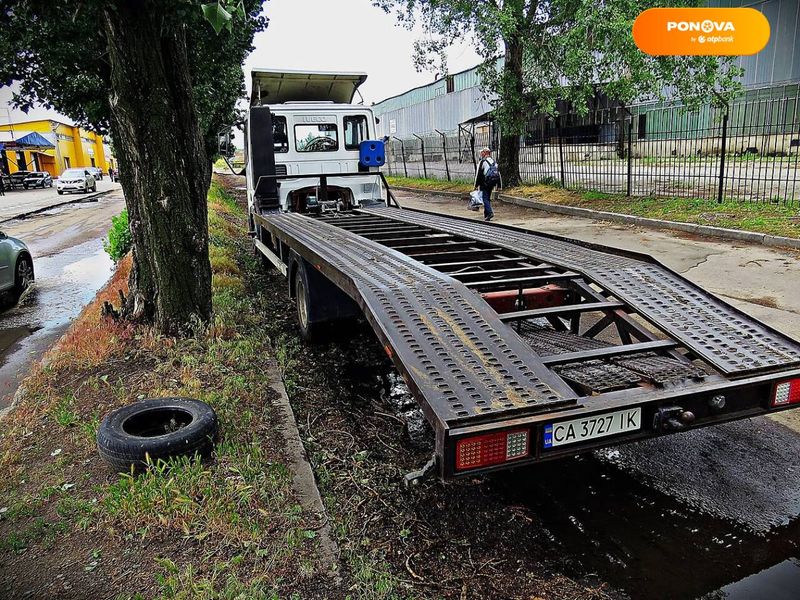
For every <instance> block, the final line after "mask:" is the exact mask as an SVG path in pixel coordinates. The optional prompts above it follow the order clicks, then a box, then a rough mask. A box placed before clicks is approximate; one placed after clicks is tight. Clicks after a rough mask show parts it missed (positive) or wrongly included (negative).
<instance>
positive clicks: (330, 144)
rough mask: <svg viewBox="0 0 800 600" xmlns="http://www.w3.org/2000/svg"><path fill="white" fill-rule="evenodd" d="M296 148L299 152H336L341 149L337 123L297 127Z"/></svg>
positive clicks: (295, 128)
mask: <svg viewBox="0 0 800 600" xmlns="http://www.w3.org/2000/svg"><path fill="white" fill-rule="evenodd" d="M294 146H295V148H296V149H297V151H298V152H334V151H336V150H338V149H339V130H338V129H337V128H336V124H335V123H321V124H319V125H295V126H294Z"/></svg>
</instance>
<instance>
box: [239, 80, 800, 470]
mask: <svg viewBox="0 0 800 600" xmlns="http://www.w3.org/2000/svg"><path fill="white" fill-rule="evenodd" d="M365 79H366V75H365V74H363V73H330V72H299V71H275V70H254V71H253V72H252V96H251V102H250V107H249V110H248V115H247V121H246V127H245V147H246V148H245V152H246V167H245V169H246V179H247V192H248V206H249V219H250V226H251V233H252V235H253V239H254V244H255V247H256V249H257V250H258V251H259V252H260V253H262V254H263V256H264V257H265V260H266V261H268V262H269V263H271V264H272V265H274V267H275V268H277V269H278V270H279V271H280V272H281V273H282V274H283V275H285V276H286V278H287V281H288V288H289V296H290V298H292V299H293V300H294V303H295V305H296V310H297V317H298V321H299V326H300V331H301V333H302V335H303V336H304V337H306V338H313V337H314V336H315V335H317V334H318V333H319V331H320V329H321V328H324V327H326V326H328V325H329V324H330V323H335V322H337V321H342V320H347V319H353V318H357V317H363V318H365V319H366V321H367V322H368V323H369V325H370V326H371V327H372V329H373V330H374V332H375V335H376V336H377V338H378V339H379V341H380V343H381V345H382V346H383V348H384V350H385V352H386V354H387V355H388V356H389V357H390V358H391V360H392V361H393V363H394V365H395V366H396V368H397V370H398V372H399V373H400V375H401V376H402V377H403V379H404V380H405V382H406V384H407V385H408V387H409V389H410V391H411V393H412V394H413V396H414V398H415V399H416V401H417V402H418V403H419V405H420V407H421V409H422V412H423V414H424V416H425V418H426V420H427V421H428V422H429V423H430V425H431V427H432V429H433V431H434V434H435V453H434V457H433V458H432V460H431V461H430V462H429V463H428V467H430V468H429V469H428V470H429V471H435V472H436V473H437V474H438V475H439V477H440V478H442V479H443V480H449V479H454V478H459V477H464V476H473V475H475V474H476V473H485V472H491V471H496V470H499V469H507V468H513V467H517V466H521V465H526V464H531V463H536V462H539V461H545V460H553V459H558V458H562V457H565V456H572V455H575V454H578V453H582V452H588V451H591V450H594V449H598V448H602V447H606V446H611V445H618V444H623V443H628V442H635V441H637V440H643V439H647V438H651V437H655V436H662V435H669V434H673V433H677V432H682V431H687V430H690V429H695V428H699V427H706V426H710V425H716V424H720V423H724V422H727V421H733V420H737V419H745V418H749V417H755V416H759V415H766V414H770V413H774V412H778V411H783V410H787V409H790V408H796V407H798V406H800V344H798V342H797V341H795V340H793V339H790V338H789V337H787V336H786V335H784V334H782V333H780V332H779V331H777V330H775V329H773V328H771V327H769V326H767V325H765V324H764V323H761V322H759V321H757V320H756V319H754V318H752V317H750V316H748V315H747V314H745V313H743V312H741V311H739V310H738V309H736V308H735V307H733V306H731V305H729V304H727V303H726V302H724V301H722V300H721V299H719V298H717V297H716V296H714V295H712V294H710V293H708V292H707V291H705V290H703V289H701V288H700V287H698V286H697V285H695V284H693V283H692V282H690V281H688V280H687V279H685V278H684V277H682V276H681V275H679V274H677V273H675V272H673V271H672V270H670V269H668V268H667V267H665V266H664V265H662V264H661V263H659V262H658V261H657V260H655V259H654V258H652V257H650V256H647V255H644V254H638V253H634V252H629V251H624V250H619V249H616V248H611V247H608V246H601V245H598V244H592V243H586V242H579V241H576V240H571V239H566V238H564V237H559V236H555V235H550V234H547V233H544V232H534V231H530V230H526V229H522V228H519V227H513V226H510V225H503V224H498V223H494V222H489V223H487V222H480V221H476V220H474V219H470V218H466V217H465V218H459V217H452V216H442V215H440V214H436V213H433V212H429V211H425V210H416V209H409V208H403V207H402V206H400V204H399V203H398V202H397V199H396V198H395V196H394V194H393V193H392V191H391V189H390V186H389V185H388V183H387V182H386V179H385V178H384V176H383V174H382V172H381V171H380V166H381V165H382V164H383V163H384V160H385V156H384V151H385V148H384V146H383V142H382V141H381V140H376V139H374V137H375V134H374V132H375V123H376V121H375V117H374V115H373V114H372V111H371V110H370V109H369V108H368V107H365V106H363V105H360V104H353V103H352V102H353V98H354V94H355V93H356V91H357V89H358V87H359V86H360V85H361V84H362V83H363V82H364V80H365Z"/></svg>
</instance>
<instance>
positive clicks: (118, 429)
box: [97, 398, 217, 471]
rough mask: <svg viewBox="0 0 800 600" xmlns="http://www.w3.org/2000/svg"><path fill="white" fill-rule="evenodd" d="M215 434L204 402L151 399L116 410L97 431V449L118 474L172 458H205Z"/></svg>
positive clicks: (213, 415) (213, 416)
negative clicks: (148, 460)
mask: <svg viewBox="0 0 800 600" xmlns="http://www.w3.org/2000/svg"><path fill="white" fill-rule="evenodd" d="M216 433H217V415H216V413H215V412H214V409H213V408H211V407H210V406H209V405H208V404H206V403H205V402H201V401H199V400H192V399H190V398H154V399H150V400H142V401H141V402H136V403H134V404H130V405H128V406H124V407H122V408H120V409H117V410H115V411H113V412H111V413H109V414H108V415H106V417H105V418H104V419H103V422H102V423H100V427H99V428H98V430H97V450H98V452H99V453H100V456H101V458H102V459H103V460H105V461H106V462H107V463H108V464H109V465H111V466H112V467H114V468H115V469H118V470H120V471H130V470H131V465H133V467H134V469H141V468H142V467H144V466H145V465H146V464H147V457H148V456H149V457H150V460H151V461H152V462H156V461H157V460H158V459H167V458H170V457H172V456H183V455H194V454H195V453H197V454H199V455H201V456H204V457H205V456H208V455H209V454H210V453H211V450H212V448H213V446H214V437H215V436H216Z"/></svg>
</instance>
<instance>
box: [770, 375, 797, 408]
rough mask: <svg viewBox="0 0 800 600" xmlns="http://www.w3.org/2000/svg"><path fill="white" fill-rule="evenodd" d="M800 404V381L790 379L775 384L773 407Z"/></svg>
mask: <svg viewBox="0 0 800 600" xmlns="http://www.w3.org/2000/svg"><path fill="white" fill-rule="evenodd" d="M787 404H800V379H790V380H788V381H781V382H779V383H776V384H775V388H774V389H773V391H772V406H786V405H787Z"/></svg>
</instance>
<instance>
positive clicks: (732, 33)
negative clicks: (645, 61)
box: [633, 8, 770, 56]
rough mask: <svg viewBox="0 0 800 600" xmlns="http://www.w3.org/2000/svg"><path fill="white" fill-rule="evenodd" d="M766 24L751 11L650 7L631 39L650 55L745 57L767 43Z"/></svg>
mask: <svg viewBox="0 0 800 600" xmlns="http://www.w3.org/2000/svg"><path fill="white" fill-rule="evenodd" d="M769 33H770V32H769V21H767V18H766V17H765V16H764V15H763V14H762V13H761V12H759V11H757V10H755V9H752V8H651V9H649V10H646V11H644V12H643V13H642V14H640V15H639V16H638V17H637V18H636V21H635V22H634V23H633V39H634V41H635V42H636V45H637V46H638V47H639V49H640V50H641V51H642V52H646V53H647V54H651V55H653V56H747V55H750V54H755V53H756V52H759V51H761V50H762V49H763V48H764V46H766V45H767V42H768V41H769Z"/></svg>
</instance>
